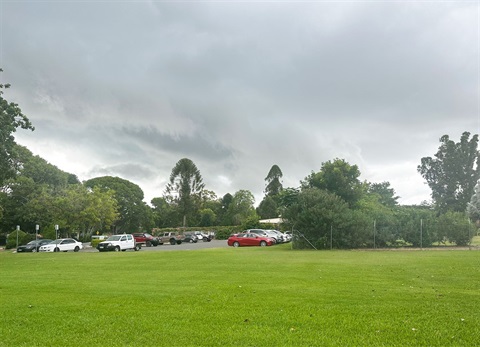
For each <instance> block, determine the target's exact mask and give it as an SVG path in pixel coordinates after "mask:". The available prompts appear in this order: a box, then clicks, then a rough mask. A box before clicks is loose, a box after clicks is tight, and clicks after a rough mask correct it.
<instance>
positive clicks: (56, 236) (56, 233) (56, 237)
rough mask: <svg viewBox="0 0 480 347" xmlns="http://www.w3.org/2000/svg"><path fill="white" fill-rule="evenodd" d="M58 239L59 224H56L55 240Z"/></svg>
mask: <svg viewBox="0 0 480 347" xmlns="http://www.w3.org/2000/svg"><path fill="white" fill-rule="evenodd" d="M57 239H58V224H55V240H57Z"/></svg>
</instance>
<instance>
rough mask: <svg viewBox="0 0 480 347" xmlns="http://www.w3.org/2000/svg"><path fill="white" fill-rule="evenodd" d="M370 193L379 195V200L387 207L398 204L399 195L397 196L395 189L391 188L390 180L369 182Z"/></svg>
mask: <svg viewBox="0 0 480 347" xmlns="http://www.w3.org/2000/svg"><path fill="white" fill-rule="evenodd" d="M368 193H369V194H375V195H377V196H378V201H379V202H380V203H381V204H382V205H384V206H387V207H394V206H397V205H398V202H397V200H398V196H395V190H394V189H393V188H390V182H382V183H369V184H368Z"/></svg>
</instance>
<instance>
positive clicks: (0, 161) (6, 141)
mask: <svg viewBox="0 0 480 347" xmlns="http://www.w3.org/2000/svg"><path fill="white" fill-rule="evenodd" d="M0 72H3V70H2V69H0ZM8 88H10V84H8V83H7V84H0V187H2V186H3V184H4V182H5V180H7V179H9V178H12V177H14V176H15V174H16V168H15V166H14V159H15V157H14V154H13V148H14V146H15V139H14V137H13V133H14V132H16V130H17V129H18V128H21V129H26V130H32V131H33V130H35V128H34V127H33V125H32V123H30V120H29V119H28V118H27V116H25V115H24V114H23V113H22V110H21V109H20V107H18V104H15V103H13V102H8V101H7V100H6V99H5V98H4V97H3V94H4V90H5V89H8Z"/></svg>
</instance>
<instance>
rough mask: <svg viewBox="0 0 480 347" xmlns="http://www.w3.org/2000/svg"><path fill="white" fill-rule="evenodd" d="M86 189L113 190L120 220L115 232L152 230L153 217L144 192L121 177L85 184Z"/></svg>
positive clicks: (91, 181)
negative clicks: (144, 197) (144, 199)
mask: <svg viewBox="0 0 480 347" xmlns="http://www.w3.org/2000/svg"><path fill="white" fill-rule="evenodd" d="M84 184H85V186H86V187H89V188H93V187H99V188H101V189H102V190H103V191H107V190H113V191H114V192H115V194H114V196H115V199H116V200H117V202H118V208H119V213H120V218H119V219H118V220H117V221H116V223H115V225H114V226H115V232H117V233H119V232H135V231H138V230H144V229H147V230H148V229H150V228H151V227H152V226H153V216H152V214H151V211H150V207H149V206H147V204H145V202H144V201H143V190H142V189H141V188H140V187H139V186H138V185H136V184H135V183H132V182H130V181H128V180H125V179H123V178H120V177H112V176H103V177H97V178H92V179H90V180H88V181H85V182H84Z"/></svg>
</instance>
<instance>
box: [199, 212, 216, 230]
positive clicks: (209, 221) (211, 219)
mask: <svg viewBox="0 0 480 347" xmlns="http://www.w3.org/2000/svg"><path fill="white" fill-rule="evenodd" d="M216 219H217V216H216V215H215V212H213V211H212V209H210V208H205V209H203V210H200V223H199V226H201V227H208V226H212V225H215V220H216Z"/></svg>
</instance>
